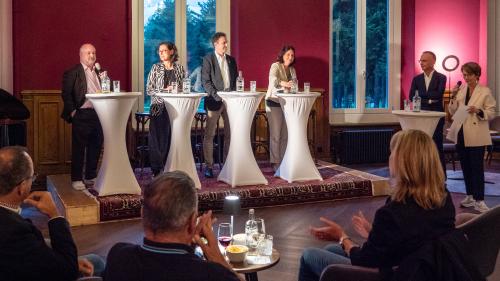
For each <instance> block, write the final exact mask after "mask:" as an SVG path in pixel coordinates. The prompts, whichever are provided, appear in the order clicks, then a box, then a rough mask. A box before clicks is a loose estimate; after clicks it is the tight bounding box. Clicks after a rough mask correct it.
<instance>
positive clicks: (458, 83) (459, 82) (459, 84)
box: [457, 80, 462, 88]
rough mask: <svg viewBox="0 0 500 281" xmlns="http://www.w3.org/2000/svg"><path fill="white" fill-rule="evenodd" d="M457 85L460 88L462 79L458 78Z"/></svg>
mask: <svg viewBox="0 0 500 281" xmlns="http://www.w3.org/2000/svg"><path fill="white" fill-rule="evenodd" d="M457 86H458V87H459V88H460V86H462V81H460V80H458V82H457Z"/></svg>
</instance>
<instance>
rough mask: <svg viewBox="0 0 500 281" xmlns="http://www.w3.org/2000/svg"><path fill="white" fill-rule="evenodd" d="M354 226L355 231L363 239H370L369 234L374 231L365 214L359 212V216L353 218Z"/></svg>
mask: <svg viewBox="0 0 500 281" xmlns="http://www.w3.org/2000/svg"><path fill="white" fill-rule="evenodd" d="M351 221H352V226H353V227H354V230H356V232H357V233H358V234H359V235H360V236H361V237H363V238H365V239H366V238H368V234H369V233H370V231H371V230H372V224H371V223H370V222H369V221H368V220H367V219H366V218H365V215H363V212H361V211H359V212H358V214H357V215H354V216H352V219H351Z"/></svg>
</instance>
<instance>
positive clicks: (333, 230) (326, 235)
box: [309, 217, 345, 241]
mask: <svg viewBox="0 0 500 281" xmlns="http://www.w3.org/2000/svg"><path fill="white" fill-rule="evenodd" d="M319 220H320V221H322V222H324V223H326V226H323V227H312V226H311V227H309V229H310V231H311V234H312V235H314V236H315V237H316V238H318V239H321V240H329V241H338V240H339V239H340V237H342V235H345V233H344V230H343V229H342V227H341V226H340V225H338V224H337V223H335V222H333V221H331V220H329V219H326V218H324V217H320V218H319Z"/></svg>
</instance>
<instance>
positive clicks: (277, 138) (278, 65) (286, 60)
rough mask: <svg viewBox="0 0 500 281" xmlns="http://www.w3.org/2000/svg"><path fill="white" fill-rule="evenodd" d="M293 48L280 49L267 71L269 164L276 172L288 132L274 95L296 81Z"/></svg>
mask: <svg viewBox="0 0 500 281" xmlns="http://www.w3.org/2000/svg"><path fill="white" fill-rule="evenodd" d="M294 64H295V48H294V47H293V46H291V45H285V46H283V47H282V48H281V51H280V52H279V54H278V58H277V59H276V62H275V63H273V64H272V65H271V69H270V70H269V86H268V87H267V93H266V115H267V120H268V123H269V137H270V141H269V142H270V143H269V162H270V163H271V165H272V166H273V169H274V170H275V171H276V170H277V169H278V167H279V164H280V163H281V160H283V156H284V155H285V150H286V144H287V141H288V131H287V127H286V122H285V116H284V115H283V110H282V109H281V106H280V103H279V100H278V97H277V96H276V93H279V92H281V93H283V92H288V91H290V89H291V88H292V84H293V82H292V80H293V79H297V75H296V73H295V68H294V67H293V65H294Z"/></svg>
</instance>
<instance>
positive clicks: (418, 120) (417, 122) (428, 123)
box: [392, 110, 446, 137]
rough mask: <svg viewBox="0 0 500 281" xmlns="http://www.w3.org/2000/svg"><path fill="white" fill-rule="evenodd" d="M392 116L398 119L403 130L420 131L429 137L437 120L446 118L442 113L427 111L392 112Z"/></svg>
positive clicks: (434, 128)
mask: <svg viewBox="0 0 500 281" xmlns="http://www.w3.org/2000/svg"><path fill="white" fill-rule="evenodd" d="M392 114H394V115H396V116H397V117H398V119H399V124H401V128H402V129H403V130H409V129H415V130H421V131H424V132H425V133H426V134H428V135H429V136H431V137H432V135H433V134H434V130H436V126H437V124H438V123H439V119H440V118H441V117H444V116H446V113H444V112H439V111H427V110H421V111H420V112H413V111H404V110H393V111H392Z"/></svg>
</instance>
